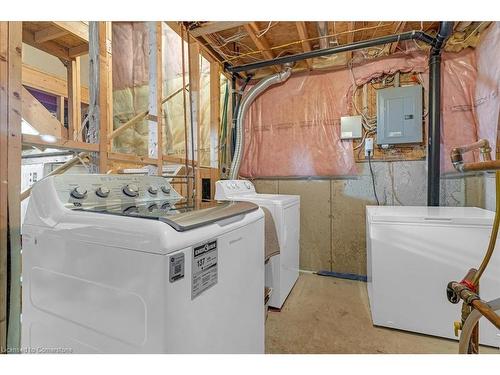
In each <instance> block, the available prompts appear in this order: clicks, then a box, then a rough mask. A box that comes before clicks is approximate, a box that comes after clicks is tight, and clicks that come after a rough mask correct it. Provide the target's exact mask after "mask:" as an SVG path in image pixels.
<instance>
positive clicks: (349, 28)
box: [346, 21, 355, 60]
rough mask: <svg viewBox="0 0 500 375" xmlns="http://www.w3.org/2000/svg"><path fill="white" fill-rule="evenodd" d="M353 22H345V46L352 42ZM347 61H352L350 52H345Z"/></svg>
mask: <svg viewBox="0 0 500 375" xmlns="http://www.w3.org/2000/svg"><path fill="white" fill-rule="evenodd" d="M354 26H355V25H354V22H352V21H351V22H347V31H348V33H347V42H346V44H352V42H354ZM346 56H347V60H351V59H352V51H349V52H347V55H346Z"/></svg>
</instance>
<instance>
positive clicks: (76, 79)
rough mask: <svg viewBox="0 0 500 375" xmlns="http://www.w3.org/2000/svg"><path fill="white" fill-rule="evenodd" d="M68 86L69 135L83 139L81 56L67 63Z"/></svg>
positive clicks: (75, 138)
mask: <svg viewBox="0 0 500 375" xmlns="http://www.w3.org/2000/svg"><path fill="white" fill-rule="evenodd" d="M66 69H67V72H68V73H67V75H68V79H67V87H68V94H67V95H68V137H69V139H71V140H77V141H81V140H82V135H81V124H82V109H81V108H82V103H81V89H80V87H81V84H80V83H81V82H80V58H79V57H76V58H74V59H72V60H71V61H69V62H68V63H67V65H66Z"/></svg>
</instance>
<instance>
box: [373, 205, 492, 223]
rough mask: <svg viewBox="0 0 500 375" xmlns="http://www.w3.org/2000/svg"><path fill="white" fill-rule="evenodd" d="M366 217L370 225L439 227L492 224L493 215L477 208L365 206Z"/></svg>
mask: <svg viewBox="0 0 500 375" xmlns="http://www.w3.org/2000/svg"><path fill="white" fill-rule="evenodd" d="M366 215H367V218H368V220H369V221H370V222H372V223H383V222H394V223H420V224H430V225H431V224H432V225H435V224H438V223H439V224H440V225H487V226H491V225H492V224H493V218H494V216H495V214H494V213H493V212H491V211H488V210H484V209H482V208H477V207H427V206H367V207H366Z"/></svg>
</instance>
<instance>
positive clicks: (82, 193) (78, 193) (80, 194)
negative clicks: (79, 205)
mask: <svg viewBox="0 0 500 375" xmlns="http://www.w3.org/2000/svg"><path fill="white" fill-rule="evenodd" d="M71 196H72V197H73V198H75V199H84V198H85V197H86V196H87V190H85V189H84V188H82V187H80V186H77V187H76V188H74V189H73V190H72V191H71Z"/></svg>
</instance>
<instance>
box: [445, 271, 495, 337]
mask: <svg viewBox="0 0 500 375" xmlns="http://www.w3.org/2000/svg"><path fill="white" fill-rule="evenodd" d="M476 275H477V273H476V274H475V275H474V276H476ZM451 287H452V288H453V290H454V291H455V293H457V295H458V296H459V297H460V299H462V300H463V301H464V303H465V304H467V305H469V306H472V307H473V308H475V309H477V310H478V311H479V312H480V313H481V315H483V316H484V317H485V318H486V319H488V320H489V321H490V322H491V323H492V324H493V325H494V326H495V327H497V328H498V329H500V316H498V315H497V314H496V313H495V312H494V311H493V310H492V309H491V307H490V306H489V305H488V304H487V303H486V302H484V301H483V300H481V298H479V295H478V294H477V293H476V292H473V291H472V290H470V289H469V288H468V287H467V286H466V285H465V284H463V283H459V282H456V281H455V282H453V283H452V285H451Z"/></svg>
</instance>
